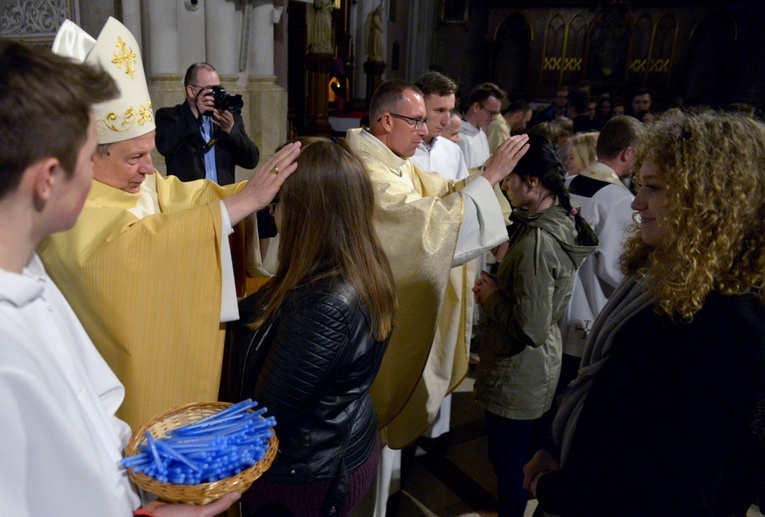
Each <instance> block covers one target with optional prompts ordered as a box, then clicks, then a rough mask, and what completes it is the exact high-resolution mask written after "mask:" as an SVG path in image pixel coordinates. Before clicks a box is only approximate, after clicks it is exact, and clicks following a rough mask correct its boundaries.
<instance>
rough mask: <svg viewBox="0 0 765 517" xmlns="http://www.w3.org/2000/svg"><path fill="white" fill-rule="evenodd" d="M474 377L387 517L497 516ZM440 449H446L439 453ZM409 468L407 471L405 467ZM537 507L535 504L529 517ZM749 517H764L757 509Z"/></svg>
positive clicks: (454, 401) (456, 396)
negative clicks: (474, 398) (473, 393)
mask: <svg viewBox="0 0 765 517" xmlns="http://www.w3.org/2000/svg"><path fill="white" fill-rule="evenodd" d="M472 388H473V382H472V379H471V378H468V379H466V381H465V382H463V384H462V385H461V386H460V387H459V388H458V390H457V392H455V393H454V395H453V398H452V420H451V430H450V431H449V433H447V434H446V435H444V436H445V439H444V440H442V441H441V442H438V441H435V442H431V443H428V444H426V445H424V449H428V450H430V451H431V452H430V453H426V452H425V451H424V450H423V448H420V449H418V452H417V455H416V457H415V458H414V460H413V461H411V470H410V473H409V475H408V477H407V478H406V480H405V481H404V483H405V485H404V491H403V495H402V497H400V499H399V500H398V507H397V509H395V510H394V505H391V504H389V511H388V516H387V517H479V516H480V517H489V516H491V517H495V516H496V515H497V501H496V496H497V490H496V478H495V477H494V471H493V469H492V467H491V464H490V463H489V459H488V455H487V450H486V437H485V435H484V431H483V410H481V409H479V408H478V406H476V405H475V404H474V403H473V401H472V397H471V394H470V392H471V391H472ZM439 448H440V449H439ZM404 468H405V467H404ZM535 508H536V502H535V501H529V505H528V507H527V508H526V517H531V514H532V513H533V512H534V509H535ZM747 517H763V514H761V513H760V512H759V511H758V509H757V507H752V509H750V511H749V512H748V513H747Z"/></svg>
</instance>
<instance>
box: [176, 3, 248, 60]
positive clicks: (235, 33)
mask: <svg viewBox="0 0 765 517" xmlns="http://www.w3.org/2000/svg"><path fill="white" fill-rule="evenodd" d="M236 5H237V3H236V2H230V1H226V0H206V1H205V13H204V14H205V25H204V30H205V38H204V41H205V56H206V61H207V62H208V63H210V64H211V65H212V66H214V67H215V68H216V70H218V75H230V74H237V73H238V72H239V63H238V62H239V60H238V57H239V47H240V45H239V41H240V40H239V35H240V34H241V32H240V31H241V16H240V15H239V13H237V11H236ZM188 64H189V65H190V64H191V63H188Z"/></svg>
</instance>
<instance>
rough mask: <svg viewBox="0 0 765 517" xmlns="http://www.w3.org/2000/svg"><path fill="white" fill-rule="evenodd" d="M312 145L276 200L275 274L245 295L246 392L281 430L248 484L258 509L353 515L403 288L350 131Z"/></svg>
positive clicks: (241, 383) (370, 474)
mask: <svg viewBox="0 0 765 517" xmlns="http://www.w3.org/2000/svg"><path fill="white" fill-rule="evenodd" d="M302 144H303V145H302V152H301V155H300V158H299V159H298V171H297V172H296V173H295V174H293V175H292V176H291V177H290V178H288V179H287V180H286V181H285V182H284V185H283V186H282V188H281V191H280V193H279V196H278V201H277V202H276V203H275V205H273V206H272V210H273V215H274V218H275V220H276V225H277V228H278V229H279V234H280V242H279V252H278V260H279V264H278V269H277V272H276V275H275V276H274V277H273V278H272V279H271V280H270V281H269V283H268V284H266V286H264V288H263V289H262V290H261V291H259V292H258V293H256V294H255V295H253V296H251V297H249V298H246V299H244V300H243V301H242V302H241V303H240V311H241V313H242V321H243V322H245V323H247V324H249V325H248V327H249V331H247V330H246V329H243V328H242V325H240V326H239V328H238V329H236V330H235V334H238V335H239V339H238V341H237V342H238V343H239V346H237V347H235V348H234V353H233V357H232V362H231V371H232V376H231V380H232V381H233V382H234V384H235V385H234V386H233V389H234V392H235V394H236V396H237V397H236V398H239V399H243V398H247V397H252V398H254V399H255V400H256V401H258V402H259V403H260V404H261V405H262V406H265V407H267V408H268V410H269V414H271V415H273V416H275V417H276V421H277V426H276V433H277V436H278V437H279V441H280V446H279V449H280V454H279V456H277V458H276V460H275V461H274V464H273V465H272V466H271V468H270V470H268V471H267V472H266V473H265V475H264V476H263V479H262V480H259V481H258V482H257V483H255V484H254V485H253V487H252V488H251V489H250V491H249V492H247V493H246V494H245V495H244V502H245V509H246V510H247V511H248V512H250V513H248V515H269V516H271V515H299V516H310V515H328V514H332V515H345V514H346V513H347V512H348V511H349V510H350V509H351V508H352V507H353V506H354V505H355V504H356V502H358V500H359V499H360V498H361V496H362V495H363V494H364V492H365V491H366V490H367V488H368V487H369V485H370V484H371V482H372V480H373V478H374V475H375V472H376V468H377V462H378V455H379V445H376V440H377V421H376V417H375V411H374V408H373V406H372V401H371V398H370V396H369V387H370V385H371V383H372V380H373V379H374V377H375V375H376V374H377V370H378V368H379V366H380V362H381V360H382V357H383V353H384V352H385V347H386V345H387V341H388V337H389V336H390V333H391V330H392V328H393V316H394V311H395V306H396V299H395V292H394V284H393V277H392V274H391V270H390V266H389V264H388V260H387V257H386V255H385V253H384V252H383V251H382V247H381V246H380V243H379V241H378V238H377V235H376V233H375V231H374V228H373V226H372V210H373V207H374V194H373V191H372V186H371V183H370V181H369V178H368V176H367V173H366V171H365V170H364V166H363V164H362V163H361V161H360V160H359V159H358V158H357V157H356V155H355V154H354V153H353V152H352V151H351V150H350V148H349V147H348V145H347V144H346V143H345V141H344V140H342V139H338V140H334V139H333V140H328V139H324V138H306V139H302ZM275 172H276V173H278V171H275ZM243 330H244V331H245V336H244V339H242V331H243Z"/></svg>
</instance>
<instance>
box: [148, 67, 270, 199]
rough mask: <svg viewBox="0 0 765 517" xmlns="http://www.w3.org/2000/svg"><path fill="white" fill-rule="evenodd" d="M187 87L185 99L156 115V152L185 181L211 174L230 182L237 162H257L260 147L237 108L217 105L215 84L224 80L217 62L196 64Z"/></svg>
mask: <svg viewBox="0 0 765 517" xmlns="http://www.w3.org/2000/svg"><path fill="white" fill-rule="evenodd" d="M183 85H184V87H185V90H186V102H184V103H183V104H178V105H177V106H174V107H172V108H160V109H158V110H157V113H156V124H157V134H156V144H157V150H158V151H159V153H160V154H161V155H162V156H164V157H165V164H166V165H167V173H168V174H172V175H173V176H177V177H178V178H180V180H181V181H193V180H198V179H205V178H206V179H210V180H213V181H216V182H217V183H219V184H220V185H228V184H231V183H233V182H234V180H235V178H234V172H235V169H236V166H237V165H238V166H240V167H243V168H245V169H254V168H255V167H256V166H257V165H258V159H259V157H260V153H259V151H258V147H257V146H256V145H255V143H254V142H253V141H252V140H250V137H249V136H247V133H246V131H245V130H244V123H243V121H242V116H241V114H240V113H239V112H238V111H237V110H234V111H233V112H232V111H229V110H223V109H215V108H214V105H215V100H214V95H213V89H212V87H213V86H220V78H219V77H218V72H216V71H215V68H213V66H212V65H209V64H207V63H195V64H193V65H191V66H190V67H189V69H188V70H186V75H185V76H184V78H183Z"/></svg>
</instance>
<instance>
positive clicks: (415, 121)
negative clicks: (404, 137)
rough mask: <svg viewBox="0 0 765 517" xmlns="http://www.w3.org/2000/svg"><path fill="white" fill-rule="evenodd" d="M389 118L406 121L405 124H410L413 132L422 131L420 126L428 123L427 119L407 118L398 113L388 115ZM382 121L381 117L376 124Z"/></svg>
mask: <svg viewBox="0 0 765 517" xmlns="http://www.w3.org/2000/svg"><path fill="white" fill-rule="evenodd" d="M388 115H390V116H391V117H396V118H400V119H402V120H406V121H407V123H409V124H411V125H412V126H413V127H414V130H415V131H419V130H420V129H422V126H424V125H425V124H427V123H428V119H427V118H420V117H417V118H414V117H407V116H406V115H399V114H398V113H388ZM381 120H382V117H380V118H378V119H377V122H380V121H381Z"/></svg>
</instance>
